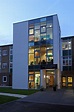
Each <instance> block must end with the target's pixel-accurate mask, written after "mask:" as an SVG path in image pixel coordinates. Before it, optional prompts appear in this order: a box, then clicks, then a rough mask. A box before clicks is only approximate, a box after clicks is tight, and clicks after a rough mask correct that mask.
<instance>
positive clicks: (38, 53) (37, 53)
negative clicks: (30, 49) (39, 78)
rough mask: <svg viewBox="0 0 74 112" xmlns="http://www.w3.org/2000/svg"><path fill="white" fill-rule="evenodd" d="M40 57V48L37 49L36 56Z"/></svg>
mask: <svg viewBox="0 0 74 112" xmlns="http://www.w3.org/2000/svg"><path fill="white" fill-rule="evenodd" d="M38 57H40V50H35V58H38Z"/></svg>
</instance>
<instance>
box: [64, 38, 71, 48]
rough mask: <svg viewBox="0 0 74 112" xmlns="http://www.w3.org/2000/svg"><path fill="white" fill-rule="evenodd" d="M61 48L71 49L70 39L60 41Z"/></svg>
mask: <svg viewBox="0 0 74 112" xmlns="http://www.w3.org/2000/svg"><path fill="white" fill-rule="evenodd" d="M62 49H63V50H70V49H71V40H69V39H68V40H63V42H62Z"/></svg>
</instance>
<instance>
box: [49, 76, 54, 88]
mask: <svg viewBox="0 0 74 112" xmlns="http://www.w3.org/2000/svg"><path fill="white" fill-rule="evenodd" d="M53 85H54V76H52V75H51V76H50V81H49V86H53Z"/></svg>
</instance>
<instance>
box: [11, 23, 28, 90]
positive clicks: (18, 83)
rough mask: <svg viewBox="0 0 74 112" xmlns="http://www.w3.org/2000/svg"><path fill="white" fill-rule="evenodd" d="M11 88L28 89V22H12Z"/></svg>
mask: <svg viewBox="0 0 74 112" xmlns="http://www.w3.org/2000/svg"><path fill="white" fill-rule="evenodd" d="M12 88H15V89H16V88H17V89H28V22H20V23H15V24H13V77H12Z"/></svg>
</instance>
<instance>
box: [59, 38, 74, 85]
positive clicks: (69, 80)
mask: <svg viewBox="0 0 74 112" xmlns="http://www.w3.org/2000/svg"><path fill="white" fill-rule="evenodd" d="M61 43H62V44H61V45H62V52H61V54H62V55H61V82H62V87H74V36H68V37H62V38H61Z"/></svg>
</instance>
